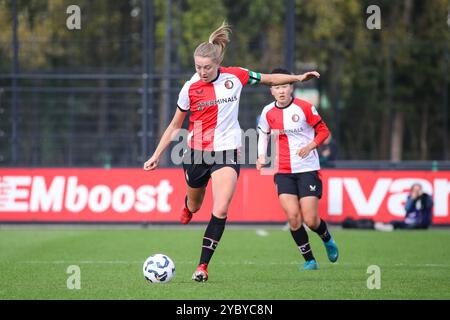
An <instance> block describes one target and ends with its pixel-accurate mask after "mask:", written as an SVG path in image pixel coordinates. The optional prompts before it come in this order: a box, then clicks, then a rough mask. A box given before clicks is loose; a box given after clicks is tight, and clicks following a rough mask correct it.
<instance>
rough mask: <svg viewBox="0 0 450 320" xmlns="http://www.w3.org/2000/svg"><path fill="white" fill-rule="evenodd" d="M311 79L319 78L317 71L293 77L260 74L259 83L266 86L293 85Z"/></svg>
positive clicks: (289, 75) (279, 74)
mask: <svg viewBox="0 0 450 320" xmlns="http://www.w3.org/2000/svg"><path fill="white" fill-rule="evenodd" d="M313 78H320V73H319V72H317V71H309V72H306V73H303V74H299V75H295V74H292V75H291V74H281V73H274V74H264V73H263V74H261V82H260V83H262V84H265V85H268V86H277V85H282V84H287V83H295V82H305V81H308V80H310V79H313Z"/></svg>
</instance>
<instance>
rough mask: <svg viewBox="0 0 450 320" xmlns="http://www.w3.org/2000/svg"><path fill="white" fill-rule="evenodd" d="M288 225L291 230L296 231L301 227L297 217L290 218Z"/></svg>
mask: <svg viewBox="0 0 450 320" xmlns="http://www.w3.org/2000/svg"><path fill="white" fill-rule="evenodd" d="M288 223H289V227H290V228H291V230H298V229H299V228H300V227H301V226H302V221H301V219H299V217H298V216H290V217H289V218H288Z"/></svg>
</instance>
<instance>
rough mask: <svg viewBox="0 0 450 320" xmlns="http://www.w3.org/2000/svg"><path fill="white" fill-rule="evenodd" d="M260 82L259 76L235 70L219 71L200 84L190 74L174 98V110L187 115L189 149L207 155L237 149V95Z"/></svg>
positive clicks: (238, 69) (220, 69) (238, 96)
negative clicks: (176, 104) (189, 113)
mask: <svg viewBox="0 0 450 320" xmlns="http://www.w3.org/2000/svg"><path fill="white" fill-rule="evenodd" d="M260 80H261V75H260V74H259V73H255V72H252V71H249V70H247V69H244V68H239V67H228V68H224V67H220V68H219V73H218V76H217V78H216V79H215V80H213V81H211V82H204V81H202V80H201V79H200V77H199V75H198V74H197V73H196V74H194V75H193V76H192V78H191V79H190V80H189V81H187V82H186V83H185V84H184V86H183V88H182V89H181V92H180V94H179V97H178V108H179V109H180V110H181V111H188V110H190V111H191V115H190V118H189V120H190V124H189V136H188V144H189V147H190V148H192V149H196V150H208V151H222V150H228V149H237V148H239V147H240V146H241V127H240V126H239V122H238V112H239V99H240V97H241V91H242V88H243V87H244V86H246V85H247V84H254V83H258V82H259V81H260Z"/></svg>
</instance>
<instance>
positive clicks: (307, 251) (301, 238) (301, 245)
mask: <svg viewBox="0 0 450 320" xmlns="http://www.w3.org/2000/svg"><path fill="white" fill-rule="evenodd" d="M291 235H292V238H294V241H295V243H296V244H297V247H298V249H299V250H300V253H301V254H302V256H303V258H304V259H305V261H309V260H314V255H313V253H312V250H311V246H310V245H309V238H308V234H307V233H306V230H305V227H303V225H302V226H301V227H300V228H299V229H297V230H295V231H293V230H291Z"/></svg>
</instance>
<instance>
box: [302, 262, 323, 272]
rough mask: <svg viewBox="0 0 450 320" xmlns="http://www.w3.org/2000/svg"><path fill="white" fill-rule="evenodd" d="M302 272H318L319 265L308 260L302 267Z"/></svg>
mask: <svg viewBox="0 0 450 320" xmlns="http://www.w3.org/2000/svg"><path fill="white" fill-rule="evenodd" d="M303 270H319V265H318V264H317V261H316V260H309V261H306V262H305V264H304V265H303Z"/></svg>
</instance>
